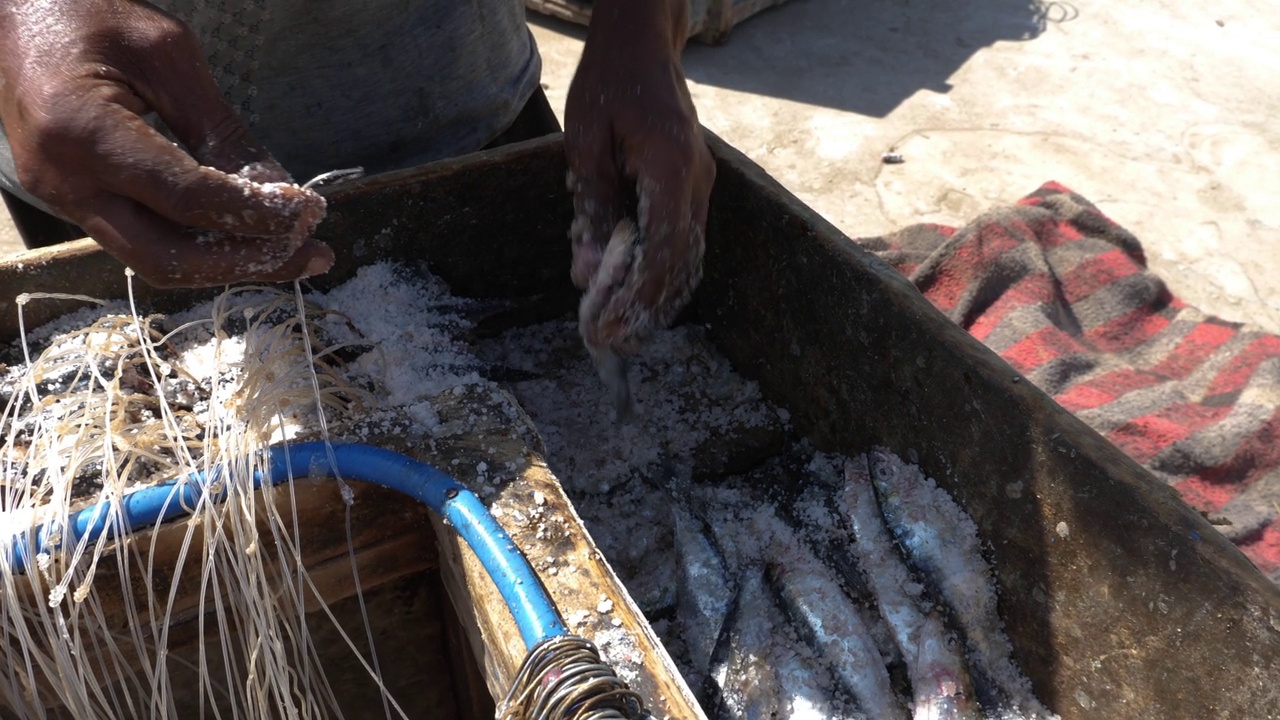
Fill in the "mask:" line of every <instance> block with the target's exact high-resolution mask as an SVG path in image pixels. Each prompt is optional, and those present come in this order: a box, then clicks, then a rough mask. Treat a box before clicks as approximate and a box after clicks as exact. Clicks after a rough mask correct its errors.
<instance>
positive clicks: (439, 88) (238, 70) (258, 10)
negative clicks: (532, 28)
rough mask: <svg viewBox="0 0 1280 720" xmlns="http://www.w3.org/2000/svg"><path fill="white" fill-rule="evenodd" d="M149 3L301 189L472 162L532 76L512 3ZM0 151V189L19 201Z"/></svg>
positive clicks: (519, 13)
mask: <svg viewBox="0 0 1280 720" xmlns="http://www.w3.org/2000/svg"><path fill="white" fill-rule="evenodd" d="M152 3H153V4H155V5H156V6H158V7H161V8H164V9H165V10H168V11H169V12H171V13H173V14H174V15H175V16H177V17H179V18H181V19H182V20H184V21H185V22H186V23H187V24H188V25H190V26H191V28H192V30H193V31H194V32H195V33H196V36H197V37H199V38H200V39H201V41H202V43H203V47H204V50H205V54H206V55H207V56H208V59H209V65H210V69H211V70H212V71H213V75H214V78H215V79H216V80H217V81H218V84H219V87H221V88H222V89H223V92H224V94H225V95H226V97H227V99H228V100H229V101H230V102H231V104H232V105H233V106H235V107H236V109H237V110H238V112H239V113H240V116H241V117H242V118H243V119H244V120H245V122H247V123H248V124H249V125H250V128H251V130H252V131H253V133H254V135H255V136H256V137H257V138H258V139H259V140H261V141H262V142H263V143H264V144H265V145H266V146H267V147H268V148H269V149H270V150H271V152H272V153H273V154H274V155H275V157H276V159H277V160H279V161H280V162H281V164H283V165H284V166H285V168H286V169H287V170H289V172H290V173H292V174H293V176H294V177H295V178H297V179H298V180H299V181H303V180H306V179H309V178H311V177H313V176H315V175H318V174H320V173H322V172H325V171H327V170H333V169H338V168H347V167H355V166H363V167H364V168H365V169H366V170H367V171H368V172H370V173H374V172H381V171H384V170H390V169H395V168H402V167H408V166H412V165H416V164H419V163H423V162H429V161H431V160H437V159H440V158H443V157H452V156H456V155H460V154H463V153H467V152H472V151H474V150H478V149H480V148H481V147H483V146H484V145H485V144H486V143H488V142H489V141H490V140H492V139H493V138H494V137H496V136H497V135H498V134H499V133H501V132H502V131H503V130H504V129H506V127H507V126H508V125H510V124H511V122H512V121H513V120H514V119H515V117H516V115H517V114H518V113H519V112H520V109H521V108H522V107H524V104H525V102H526V101H527V100H528V99H529V97H530V96H531V95H532V93H533V91H534V89H536V87H537V83H538V80H539V75H540V72H541V62H540V60H539V57H538V51H537V48H536V47H535V45H534V41H533V36H532V35H531V34H530V32H529V28H528V26H527V25H526V24H525V11H524V4H523V3H522V2H520V0H152ZM0 145H2V147H0V186H2V187H4V188H5V189H8V190H11V191H16V193H15V194H18V195H19V196H21V197H24V199H28V200H31V198H30V196H29V195H28V194H27V193H25V192H23V191H22V190H21V188H18V187H17V183H16V181H15V180H14V177H15V173H14V168H13V159H12V157H11V154H10V152H9V145H8V142H7V141H6V140H5V139H4V138H3V136H2V135H0Z"/></svg>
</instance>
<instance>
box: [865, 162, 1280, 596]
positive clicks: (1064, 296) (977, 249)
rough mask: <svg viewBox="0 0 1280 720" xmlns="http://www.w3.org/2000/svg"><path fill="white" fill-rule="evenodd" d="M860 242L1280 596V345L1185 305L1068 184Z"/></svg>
mask: <svg viewBox="0 0 1280 720" xmlns="http://www.w3.org/2000/svg"><path fill="white" fill-rule="evenodd" d="M858 242H859V243H860V244H862V245H863V246H864V247H866V248H868V249H869V250H871V251H873V252H875V253H877V254H878V255H879V256H880V257H882V258H883V259H884V260H886V261H887V262H889V263H890V264H892V265H893V266H894V267H895V268H897V269H898V271H899V272H901V273H903V274H904V275H906V276H907V277H908V278H909V279H910V280H911V281H912V282H913V283H915V285H916V287H917V288H919V290H920V292H921V293H923V294H924V296H925V297H926V298H928V299H929V300H930V301H931V302H932V303H933V304H934V306H936V307H937V308H938V309H940V310H942V312H944V313H946V315H947V316H948V317H950V318H951V319H952V320H953V321H954V322H956V323H958V324H959V325H960V326H962V327H963V328H964V329H965V330H967V331H968V332H969V333H970V334H972V335H973V336H974V337H976V338H977V339H978V340H980V341H982V342H983V343H985V344H986V345H987V346H988V347H990V348H991V349H992V350H995V351H996V352H997V353H999V354H1000V356H1001V357H1003V358H1004V359H1005V361H1007V362H1008V363H1009V364H1010V365H1012V366H1013V367H1014V368H1015V369H1016V370H1018V371H1019V372H1020V373H1022V374H1023V375H1025V376H1026V377H1027V378H1028V379H1029V380H1031V381H1032V382H1034V383H1035V384H1036V385H1037V386H1039V387H1040V388H1041V389H1043V390H1044V391H1045V392H1047V393H1048V394H1049V395H1051V396H1053V398H1054V399H1055V400H1057V401H1058V403H1059V404H1061V405H1062V406H1063V407H1064V408H1066V409H1067V410H1069V411H1071V412H1073V413H1075V414H1076V415H1077V416H1078V417H1080V418H1081V419H1082V420H1084V421H1085V422H1086V423H1088V424H1089V425H1090V426H1091V427H1093V428H1094V429H1095V430H1097V431H1098V432H1099V433H1101V434H1102V435H1103V436H1104V437H1106V438H1107V439H1108V440H1110V441H1111V442H1113V443H1114V444H1115V445H1116V446H1117V447H1119V448H1120V449H1121V450H1123V451H1124V452H1125V453H1127V454H1128V455H1129V456H1130V457H1132V458H1134V459H1135V460H1137V461H1138V462H1139V463H1141V464H1142V465H1144V466H1145V467H1146V468H1147V469H1149V470H1150V471H1151V472H1152V473H1154V474H1155V475H1156V477H1158V478H1160V479H1162V480H1164V481H1165V482H1167V483H1169V484H1171V485H1172V486H1173V487H1175V488H1176V489H1177V490H1178V491H1179V492H1180V493H1181V495H1182V497H1183V499H1184V500H1185V501H1186V502H1187V503H1188V504H1189V505H1191V506H1192V507H1194V508H1196V509H1198V510H1200V511H1201V512H1203V513H1206V514H1207V515H1208V516H1209V518H1210V520H1211V521H1212V522H1214V523H1215V524H1216V525H1218V529H1219V530H1221V531H1222V533H1223V534H1224V535H1226V536H1227V537H1228V538H1230V539H1231V540H1232V541H1233V542H1234V543H1235V544H1236V545H1237V546H1238V547H1239V548H1240V549H1241V550H1243V551H1244V553H1245V555H1247V556H1248V557H1249V559H1250V560H1252V561H1253V563H1254V564H1255V565H1257V567H1258V568H1259V569H1260V570H1261V571H1262V572H1263V573H1264V574H1266V575H1267V576H1268V577H1270V578H1271V580H1272V581H1273V582H1276V583H1278V584H1280V336H1277V335H1273V334H1270V333H1267V332H1265V331H1263V330H1260V329H1258V328H1256V327H1251V326H1249V325H1247V324H1242V323H1235V322H1227V321H1225V320H1222V319H1219V318H1216V317H1212V316H1209V315H1206V314H1204V313H1202V312H1200V311H1199V310H1197V309H1195V308H1193V307H1190V306H1188V305H1187V304H1185V303H1183V302H1181V301H1180V300H1178V298H1176V297H1174V296H1173V295H1172V293H1170V292H1169V289H1168V288H1167V287H1166V286H1165V284H1164V282H1162V281H1161V280H1160V278H1158V277H1156V276H1155V275H1154V274H1153V273H1151V272H1150V271H1149V270H1148V269H1147V264H1146V258H1145V256H1144V255H1143V252H1142V245H1141V244H1140V243H1139V242H1138V239H1137V238H1136V237H1134V236H1133V235H1132V234H1131V233H1129V232H1128V231H1126V230H1125V229H1123V228H1121V227H1120V226H1119V225H1117V224H1115V223H1114V222H1112V221H1111V220H1110V219H1109V218H1107V217H1106V216H1105V215H1103V214H1102V212H1100V211H1099V210H1098V208H1097V207H1095V206H1094V205H1093V204H1092V203H1090V202H1089V201H1087V200H1085V199H1084V198H1083V197H1081V196H1079V195H1077V194H1075V193H1073V192H1072V191H1070V190H1069V189H1067V188H1065V187H1063V186H1062V185H1059V184H1057V183H1047V184H1045V185H1044V186H1042V187H1041V188H1040V189H1039V190H1037V191H1036V192H1035V193H1033V194H1031V195H1029V196H1027V197H1026V198H1024V199H1022V200H1021V201H1019V202H1018V203H1017V204H1016V205H1014V206H1012V207H1006V208H999V209H996V210H993V211H991V212H988V213H986V214H984V215H982V216H980V217H978V218H977V219H975V220H974V221H973V222H971V223H969V224H968V225H967V226H965V227H964V228H960V229H956V228H951V227H945V226H941V225H932V224H927V225H914V226H911V227H907V228H905V229H903V230H900V231H898V232H896V233H894V234H891V235H888V236H885V237H879V238H864V239H861V240H859V241H858Z"/></svg>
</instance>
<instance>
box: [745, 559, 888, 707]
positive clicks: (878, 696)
mask: <svg viewBox="0 0 1280 720" xmlns="http://www.w3.org/2000/svg"><path fill="white" fill-rule="evenodd" d="M769 545H770V548H769V553H768V554H769V557H768V574H767V575H768V579H769V584H770V586H771V587H772V588H773V591H774V593H775V594H776V595H777V598H778V601H779V602H780V604H781V605H782V607H783V608H784V609H785V610H786V612H787V614H788V615H789V616H790V617H791V619H792V621H793V622H794V623H795V626H796V628H797V630H799V632H800V635H801V636H802V637H803V638H804V639H805V641H806V642H807V643H808V644H809V645H811V646H812V647H813V649H814V650H815V651H816V652H817V654H818V655H819V656H820V657H821V658H822V659H823V660H824V661H825V662H826V663H827V665H828V666H829V667H830V669H831V671H832V672H833V673H834V674H835V676H836V678H837V679H838V680H839V682H840V684H841V685H843V686H844V687H845V689H846V690H848V691H849V692H850V693H851V694H852V695H853V696H854V698H856V699H857V701H858V704H859V705H860V706H861V709H862V711H863V712H865V713H866V714H867V715H868V716H870V717H873V718H903V719H904V720H905V718H906V717H907V713H906V708H904V707H903V705H902V703H901V702H899V700H898V698H897V697H896V696H895V695H894V693H893V689H892V688H891V687H890V684H889V672H888V670H887V669H886V668H885V665H884V661H883V659H882V658H881V656H880V651H879V649H878V648H877V647H876V642H875V639H874V638H872V637H871V633H870V631H869V630H868V623H867V621H866V620H865V619H864V618H863V614H862V610H861V609H860V608H859V607H858V606H856V605H854V604H853V602H852V601H850V600H849V597H848V596H847V595H845V593H844V590H843V589H842V588H841V587H840V584H839V583H838V582H837V581H836V580H835V578H834V576H833V575H832V573H831V571H830V570H829V569H828V568H827V567H826V565H825V564H823V563H822V561H821V560H819V559H818V558H817V557H816V556H815V555H814V554H813V552H812V551H810V550H809V549H808V548H807V547H805V546H804V545H803V544H802V543H800V542H796V541H794V538H793V539H792V541H791V542H787V541H786V540H785V539H783V540H781V541H780V540H779V539H777V538H775V539H774V540H773V541H772V542H770V543H769Z"/></svg>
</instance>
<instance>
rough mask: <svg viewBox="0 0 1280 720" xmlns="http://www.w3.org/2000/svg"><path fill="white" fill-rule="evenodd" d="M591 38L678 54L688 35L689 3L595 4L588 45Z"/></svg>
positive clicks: (599, 0)
mask: <svg viewBox="0 0 1280 720" xmlns="http://www.w3.org/2000/svg"><path fill="white" fill-rule="evenodd" d="M593 35H594V36H597V37H598V38H600V39H601V40H603V41H605V42H610V43H612V42H617V41H619V40H623V39H624V38H625V39H626V40H628V41H630V42H637V41H638V42H642V43H661V44H662V45H665V46H666V47H667V48H670V49H671V50H673V51H675V52H676V53H677V54H679V53H680V51H681V50H683V49H684V45H685V41H686V40H687V39H688V35H689V3H688V0H594V2H592V4H591V25H590V27H589V28H588V30H587V37H588V41H590V39H591V36H593Z"/></svg>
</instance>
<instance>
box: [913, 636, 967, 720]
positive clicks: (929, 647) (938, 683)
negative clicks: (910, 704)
mask: <svg viewBox="0 0 1280 720" xmlns="http://www.w3.org/2000/svg"><path fill="white" fill-rule="evenodd" d="M916 643H917V644H916V648H915V658H914V659H913V661H912V662H911V663H910V672H911V691H912V696H913V697H914V699H915V707H914V709H913V711H912V718H913V720H978V718H980V717H981V714H980V713H979V711H978V708H977V701H976V700H975V699H974V697H973V689H972V687H971V685H970V682H969V673H968V671H967V670H966V669H965V666H964V659H963V658H962V657H961V656H960V652H959V650H958V643H957V642H956V640H955V638H954V637H953V636H952V635H951V633H949V632H947V627H946V625H944V624H943V622H942V618H941V617H939V616H938V614H937V613H936V612H935V613H930V614H929V615H928V616H926V617H925V619H924V624H923V625H921V626H920V631H919V632H918V633H916Z"/></svg>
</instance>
